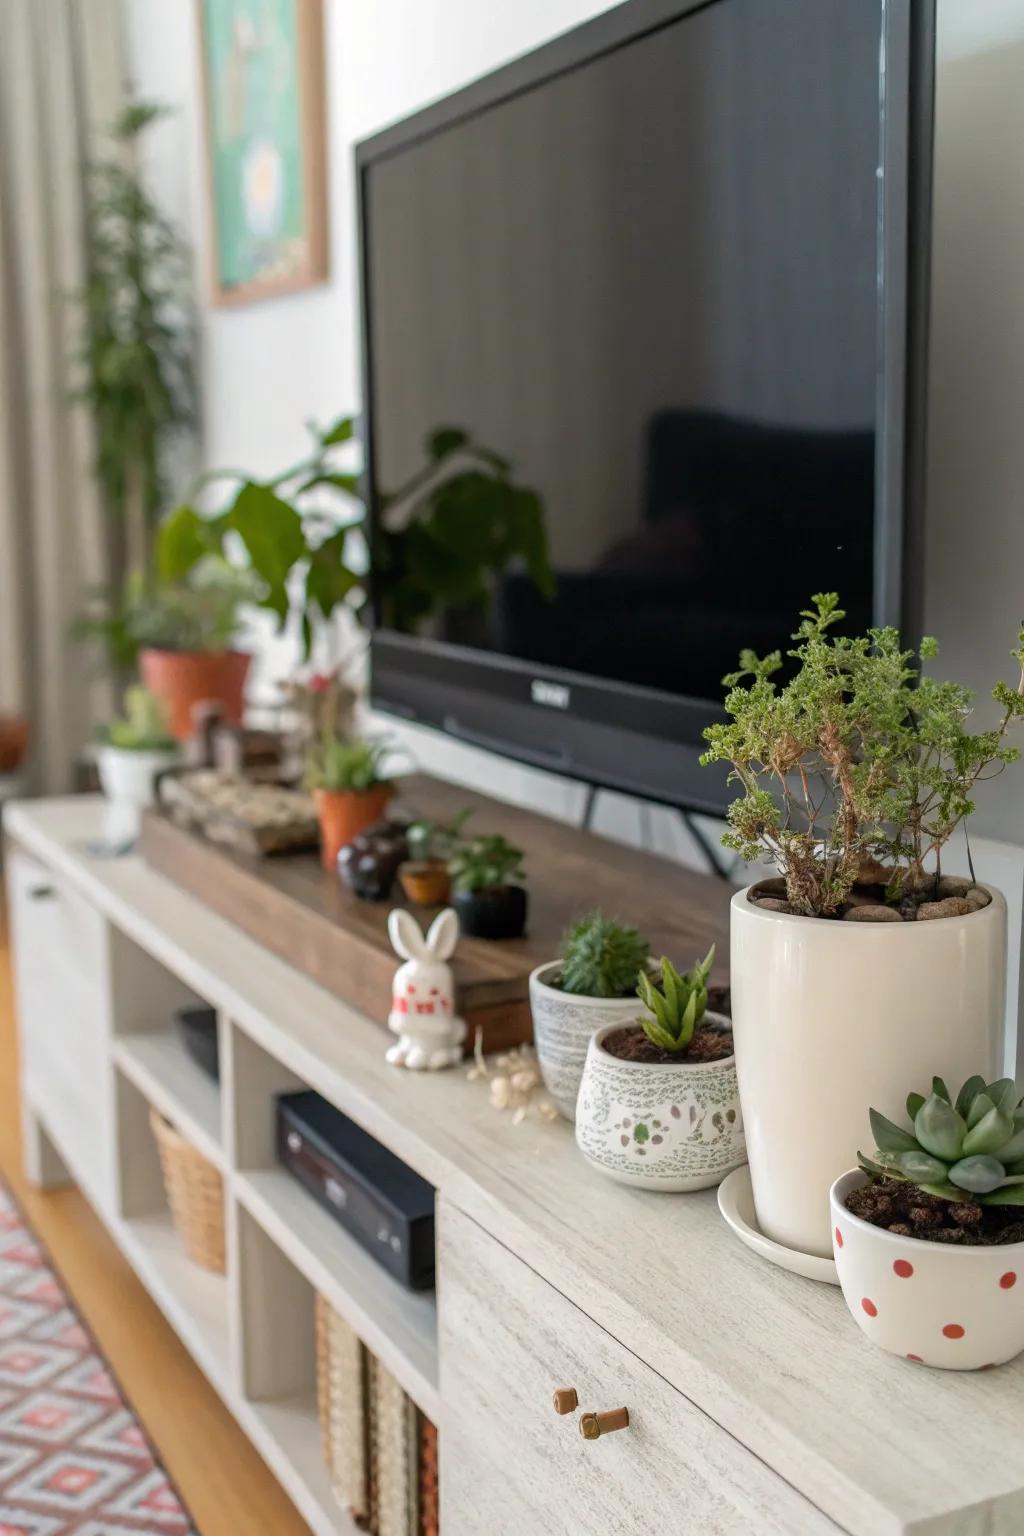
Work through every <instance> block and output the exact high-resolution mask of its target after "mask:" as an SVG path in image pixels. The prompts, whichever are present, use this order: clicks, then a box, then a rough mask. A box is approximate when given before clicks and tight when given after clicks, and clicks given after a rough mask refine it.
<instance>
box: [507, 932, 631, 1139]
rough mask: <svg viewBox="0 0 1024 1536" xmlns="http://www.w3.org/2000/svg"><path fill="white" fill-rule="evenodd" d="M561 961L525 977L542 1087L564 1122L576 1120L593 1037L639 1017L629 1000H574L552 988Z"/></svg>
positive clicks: (571, 995) (543, 966) (572, 994)
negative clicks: (600, 1030)
mask: <svg viewBox="0 0 1024 1536" xmlns="http://www.w3.org/2000/svg"><path fill="white" fill-rule="evenodd" d="M561 969H562V962H561V961H560V960H551V961H549V962H548V964H547V965H539V966H538V967H537V969H536V970H535V971H534V972H532V974H531V976H530V1012H531V1013H532V1015H533V1043H534V1045H535V1046H536V1047H537V1061H538V1064H539V1066H540V1072H541V1076H542V1077H543V1079H544V1086H545V1088H546V1089H547V1091H548V1093H549V1094H550V1095H551V1097H552V1099H554V1101H555V1103H556V1104H557V1106H558V1108H559V1110H560V1111H561V1113H562V1114H563V1115H564V1116H565V1118H566V1119H567V1120H574V1119H575V1118H576V1099H577V1096H578V1094H579V1091H580V1079H581V1078H582V1076H583V1064H584V1062H585V1061H586V1059H587V1046H588V1045H589V1044H590V1037H591V1035H593V1033H594V1031H595V1030H597V1029H601V1028H602V1027H603V1026H604V1025H606V1024H608V1025H621V1024H632V1023H633V1022H634V1021H635V1019H636V1017H637V1015H638V1014H639V1013H641V1012H642V1011H643V1009H642V1007H641V1005H640V1001H639V999H638V998H637V997H636V996H635V995H634V996H632V997H578V996H577V995H576V994H575V993H574V992H563V991H562V990H561V988H560V987H553V986H552V985H551V982H552V981H553V979H554V978H555V977H556V976H557V975H558V974H559V972H560V971H561Z"/></svg>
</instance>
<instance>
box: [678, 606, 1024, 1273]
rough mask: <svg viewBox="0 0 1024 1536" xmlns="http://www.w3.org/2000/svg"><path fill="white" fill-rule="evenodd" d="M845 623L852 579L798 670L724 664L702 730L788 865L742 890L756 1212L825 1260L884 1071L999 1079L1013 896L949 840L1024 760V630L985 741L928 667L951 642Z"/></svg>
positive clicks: (738, 996) (745, 1062) (744, 1020)
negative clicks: (719, 711)
mask: <svg viewBox="0 0 1024 1536" xmlns="http://www.w3.org/2000/svg"><path fill="white" fill-rule="evenodd" d="M843 617H844V615H843V613H842V610H841V609H840V608H839V604H838V598H837V597H836V595H835V594H834V593H823V594H819V595H818V596H816V597H815V598H814V599H813V606H812V607H811V608H810V609H808V610H806V611H805V612H804V614H803V615H802V616H801V622H800V625H799V627H798V629H797V631H796V633H795V635H794V637H793V638H794V642H795V643H794V646H793V647H792V649H791V650H790V652H789V662H790V675H789V680H788V681H786V682H784V683H782V684H780V683H779V682H778V680H777V679H778V674H779V672H780V670H781V668H782V667H783V660H782V657H781V655H780V654H779V653H778V652H776V653H774V654H773V655H771V656H767V657H758V656H756V655H754V654H753V652H749V651H748V652H744V653H743V655H742V657H741V660H740V668H739V670H738V671H737V672H736V673H734V674H732V675H731V676H730V677H728V678H726V679H725V682H726V685H727V687H728V689H729V692H728V695H727V697H726V703H725V707H726V711H727V713H728V714H729V715H730V716H731V720H730V721H729V722H728V723H726V724H723V725H715V726H712V727H710V728H709V729H708V730H707V731H706V732H705V736H706V738H707V740H708V743H709V750H708V751H707V752H706V754H705V761H709V762H718V761H725V762H728V763H730V764H731V767H732V779H733V781H734V782H736V783H737V784H738V786H739V789H740V794H739V797H738V798H737V800H736V801H735V802H734V803H733V805H732V806H730V808H729V823H730V827H729V831H728V832H727V834H726V837H725V839H724V841H725V842H726V844H727V846H729V847H730V848H733V849H735V850H737V851H738V852H739V853H741V854H742V855H743V856H744V857H745V858H747V859H754V858H764V857H766V856H767V858H768V859H770V860H771V861H772V862H774V864H775V866H776V868H777V870H778V877H777V878H776V879H773V880H771V881H761V882H759V883H757V884H755V885H753V886H751V887H749V888H748V889H747V890H745V891H741V892H738V893H737V895H736V896H735V897H734V898H733V902H732V938H731V949H732V960H731V983H732V1017H733V1028H734V1031H735V1041H736V1066H737V1072H738V1075H739V1085H740V1093H741V1095H742V1098H743V1109H744V1117H745V1121H746V1134H747V1146H748V1152H749V1158H750V1172H751V1181H752V1185H753V1193H754V1202H755V1206H756V1210H757V1217H758V1221H759V1224H760V1226H761V1228H762V1229H763V1230H764V1231H765V1233H766V1234H767V1236H768V1237H770V1238H772V1239H773V1240H774V1241H775V1242H777V1243H780V1244H783V1245H785V1246H787V1247H791V1248H795V1249H798V1250H800V1251H802V1252H807V1253H813V1254H819V1255H823V1256H827V1255H828V1253H829V1252H830V1248H831V1240H830V1233H829V1226H828V1208H827V1202H826V1194H827V1191H828V1189H829V1186H830V1185H831V1183H832V1181H833V1180H834V1179H835V1178H836V1177H837V1176H838V1175H839V1174H840V1173H841V1172H842V1170H843V1168H844V1167H845V1166H846V1164H847V1161H848V1158H849V1149H850V1147H851V1146H853V1145H856V1140H857V1133H858V1127H859V1124H860V1118H861V1114H862V1106H863V1105H864V1103H866V1102H869V1101H870V1099H871V1097H872V1095H873V1094H875V1092H876V1090H877V1087H878V1084H879V1083H882V1084H895V1083H899V1082H901V1081H905V1080H907V1079H908V1078H909V1079H913V1078H915V1077H918V1078H920V1077H921V1076H923V1075H924V1071H925V1068H926V1067H930V1066H932V1065H933V1064H934V1065H938V1067H939V1068H940V1070H941V1072H942V1074H943V1076H945V1077H946V1078H947V1079H951V1080H952V1079H957V1080H959V1079H961V1078H963V1077H965V1076H966V1075H967V1073H968V1072H969V1071H970V1070H971V1069H972V1068H974V1067H976V1066H981V1067H982V1068H983V1069H984V1070H985V1071H986V1072H987V1074H988V1075H989V1076H990V1077H992V1076H994V1075H995V1073H996V1070H997V1067H998V1057H999V1051H1000V1047H1001V1036H1002V1026H1003V1008H1004V988H1005V964H1006V907H1005V903H1004V901H1003V899H1002V897H1001V896H1000V895H999V893H998V892H996V891H992V890H989V889H987V888H985V887H982V886H979V885H977V884H975V883H974V882H973V881H971V880H963V881H957V882H953V881H949V880H944V878H943V876H942V874H941V854H942V850H943V848H944V847H945V846H946V844H947V843H948V841H949V838H950V837H951V835H952V834H953V832H954V830H955V829H956V827H957V825H958V824H959V822H960V821H961V820H962V819H963V817H964V816H966V815H968V814H969V813H970V811H971V810H972V809H973V802H972V799H971V794H972V791H973V788H974V785H975V784H976V783H977V782H978V780H979V778H981V777H982V776H984V775H986V774H988V773H991V772H994V771H998V770H999V769H1001V768H1002V767H1003V766H1005V765H1006V764H1007V763H1009V762H1011V761H1013V760H1014V759H1015V758H1016V757H1017V756H1018V755H1019V753H1018V749H1017V748H1016V747H1015V746H1012V745H1010V744H1009V742H1008V740H1007V734H1008V731H1009V729H1010V727H1011V726H1012V725H1013V724H1014V722H1015V721H1016V720H1018V719H1019V718H1020V716H1021V715H1022V714H1024V691H1022V682H1024V634H1022V636H1021V640H1020V644H1019V646H1018V648H1017V649H1016V650H1014V651H1013V652H1012V654H1013V656H1014V659H1015V660H1016V662H1017V663H1018V666H1020V667H1021V680H1019V681H1018V683H1017V685H1016V686H1014V687H1011V686H1010V685H1008V684H1005V683H1000V684H998V685H997V687H996V688H995V689H994V697H995V698H996V700H997V702H998V704H999V706H1000V711H1001V713H1000V718H999V720H998V722H997V724H996V725H995V726H994V727H993V728H992V729H990V730H982V731H979V732H976V733H973V734H972V733H971V732H969V731H968V730H967V721H968V719H969V716H970V713H971V707H972V702H973V701H972V696H971V694H970V693H969V692H968V690H966V689H964V688H962V687H960V686H959V685H958V684H955V683H950V682H943V681H939V680H936V679H934V678H932V677H930V676H927V675H924V674H923V673H922V665H921V664H922V662H924V661H930V660H931V659H932V658H933V657H934V656H935V655H936V653H937V646H936V645H935V642H934V641H929V640H926V641H923V642H922V644H921V647H920V649H919V651H918V652H916V653H915V652H913V651H910V650H906V649H904V648H903V647H902V645H901V642H900V637H899V634H898V633H897V631H896V630H894V629H872V630H870V631H869V632H868V633H867V634H866V635H863V636H855V637H849V636H845V635H842V634H837V633H836V632H835V631H836V626H838V625H839V624H840V623H841V621H842V619H843ZM780 1060H784V1063H785V1070H784V1071H780ZM883 1092H884V1090H883ZM881 1107H882V1109H883V1111H884V1112H885V1113H886V1114H889V1115H892V1114H895V1113H897V1112H898V1108H899V1105H898V1104H897V1103H893V1102H891V1101H886V1099H885V1098H884V1097H883V1099H882V1106H881ZM798 1123H799V1124H800V1125H801V1127H802V1133H801V1135H800V1136H799V1137H794V1135H793V1129H792V1128H793V1126H794V1125H795V1124H798Z"/></svg>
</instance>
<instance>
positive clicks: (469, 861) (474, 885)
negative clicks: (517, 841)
mask: <svg viewBox="0 0 1024 1536" xmlns="http://www.w3.org/2000/svg"><path fill="white" fill-rule="evenodd" d="M448 869H449V872H450V874H451V877H452V884H453V885H454V887H455V889H456V890H457V891H492V890H497V889H499V888H500V887H502V886H506V885H510V884H512V882H513V881H516V880H523V879H525V874H524V871H523V854H522V850H521V849H519V848H513V846H512V844H511V843H509V842H507V841H506V840H505V838H503V837H502V836H500V834H497V833H493V834H490V835H487V836H483V837H474V838H473V839H472V841H471V842H468V843H464V844H463V845H462V846H461V847H460V848H457V849H456V850H455V853H454V854H453V856H452V858H451V861H450V862H449V865H448Z"/></svg>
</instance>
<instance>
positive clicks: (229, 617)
mask: <svg viewBox="0 0 1024 1536" xmlns="http://www.w3.org/2000/svg"><path fill="white" fill-rule="evenodd" d="M262 590H263V588H262V583H261V582H260V580H259V578H258V577H257V576H256V575H255V574H254V573H253V572H252V571H249V570H242V569H238V568H236V567H235V566H231V565H229V564H228V563H227V561H225V560H220V559H218V558H216V557H215V556H209V557H208V558H207V559H205V560H204V561H203V562H202V563H201V564H198V565H197V566H196V567H195V569H194V570H192V571H191V572H190V573H189V575H188V578H187V579H186V580H183V581H180V582H163V581H158V580H149V579H146V578H145V577H143V576H141V575H138V574H136V575H134V576H131V577H129V578H128V580H127V581H126V582H125V586H124V591H123V594H122V596H121V599H120V601H119V602H116V603H111V602H108V601H106V600H103V599H100V600H99V601H98V602H97V603H96V604H95V605H94V611H93V612H92V613H90V614H88V615H86V616H84V617H83V618H81V619H79V620H78V621H77V623H76V625H75V630H74V632H75V634H76V636H78V637H79V638H81V639H96V640H99V641H100V642H101V643H102V644H103V645H104V647H105V648H106V650H107V653H108V655H110V656H111V657H112V658H114V659H116V661H117V664H118V665H119V666H120V667H123V668H127V669H132V668H134V667H135V666H136V665H137V663H138V658H139V652H140V650H154V651H226V650H230V648H231V646H232V644H233V642H234V640H235V637H236V635H237V634H238V630H239V628H240V627H241V612H240V610H241V609H242V608H243V607H244V606H245V605H246V604H252V603H258V602H259V600H260V597H261V594H262Z"/></svg>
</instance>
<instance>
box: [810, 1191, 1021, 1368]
mask: <svg viewBox="0 0 1024 1536" xmlns="http://www.w3.org/2000/svg"><path fill="white" fill-rule="evenodd" d="M864 1182H865V1176H864V1174H863V1173H861V1172H860V1171H859V1169H858V1170H854V1171H853V1172H852V1173H844V1174H843V1176H842V1178H840V1179H837V1180H836V1182H835V1183H834V1184H833V1186H832V1191H831V1197H830V1198H831V1205H832V1245H833V1250H834V1253H835V1260H836V1269H837V1270H838V1272H839V1283H840V1285H841V1286H842V1288H843V1295H844V1296H845V1298H846V1304H847V1306H848V1307H849V1309H850V1312H851V1315H852V1316H853V1318H854V1320H855V1321H856V1323H857V1325H858V1327H859V1328H860V1329H861V1331H862V1332H863V1333H865V1334H867V1336H868V1338H869V1339H871V1340H872V1342H873V1343H875V1344H877V1345H878V1346H879V1347H880V1348H881V1349H887V1350H889V1352H890V1353H891V1354H894V1355H900V1356H902V1358H903V1359H905V1360H908V1361H910V1362H911V1363H912V1364H914V1365H933V1366H936V1367H937V1368H938V1369H939V1370H945V1371H978V1370H983V1369H985V1368H986V1367H988V1366H992V1365H1002V1364H1004V1363H1005V1362H1006V1361H1007V1360H1012V1359H1013V1358H1014V1356H1015V1355H1018V1354H1020V1352H1021V1350H1022V1349H1024V1243H1008V1244H1006V1245H1005V1246H1004V1247H993V1248H967V1247H954V1246H952V1245H950V1244H948V1243H928V1242H922V1241H921V1240H920V1239H918V1238H913V1237H899V1236H896V1235H895V1234H893V1233H892V1232H886V1231H884V1230H883V1229H882V1228H881V1227H873V1226H872V1225H871V1224H870V1222H866V1221H861V1219H860V1217H859V1216H854V1215H852V1214H851V1212H850V1211H848V1210H847V1209H846V1203H845V1202H846V1196H847V1195H848V1194H849V1192H850V1190H851V1189H856V1188H857V1187H858V1186H859V1185H861V1184H863V1183H864Z"/></svg>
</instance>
